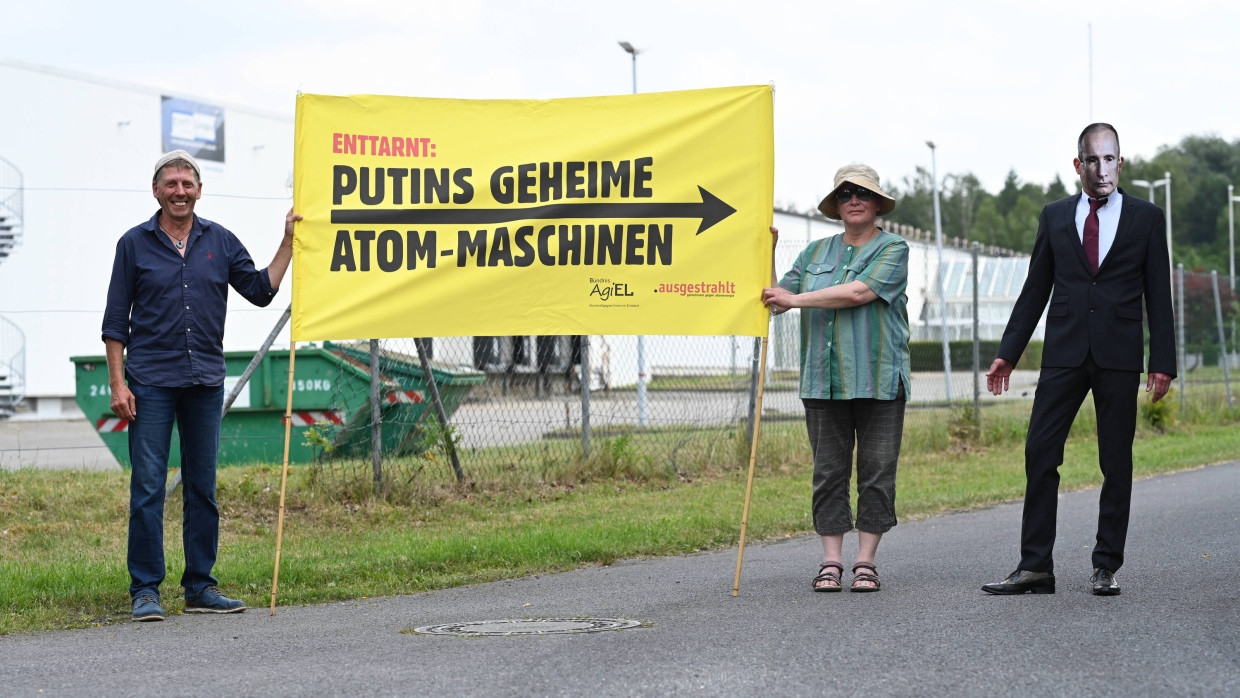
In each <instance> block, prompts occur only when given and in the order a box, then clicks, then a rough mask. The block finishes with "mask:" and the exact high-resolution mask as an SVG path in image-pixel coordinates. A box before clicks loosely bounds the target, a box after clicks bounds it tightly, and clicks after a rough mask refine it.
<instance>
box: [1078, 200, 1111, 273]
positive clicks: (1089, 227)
mask: <svg viewBox="0 0 1240 698" xmlns="http://www.w3.org/2000/svg"><path fill="white" fill-rule="evenodd" d="M1106 203H1107V198H1106V197H1105V196H1104V197H1102V198H1101V199H1090V200H1089V215H1088V216H1085V231H1084V233H1083V234H1082V238H1081V241H1082V242H1083V243H1084V244H1085V259H1086V260H1087V261H1088V262H1089V273H1091V274H1097V273H1098V209H1099V208H1102V207H1103V206H1105V205H1106Z"/></svg>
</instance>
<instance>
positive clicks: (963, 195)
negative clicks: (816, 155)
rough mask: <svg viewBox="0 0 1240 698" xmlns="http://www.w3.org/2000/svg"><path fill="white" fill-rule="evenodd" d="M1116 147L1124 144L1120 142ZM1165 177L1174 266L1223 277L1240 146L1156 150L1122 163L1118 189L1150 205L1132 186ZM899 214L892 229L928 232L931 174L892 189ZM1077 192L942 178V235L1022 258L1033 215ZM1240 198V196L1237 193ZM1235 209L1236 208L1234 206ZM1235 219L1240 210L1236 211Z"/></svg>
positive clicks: (1034, 224)
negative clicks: (995, 188) (1230, 191)
mask: <svg viewBox="0 0 1240 698" xmlns="http://www.w3.org/2000/svg"><path fill="white" fill-rule="evenodd" d="M1121 145H1122V142H1121ZM1167 172H1170V173H1171V221H1172V225H1171V237H1172V254H1173V260H1172V262H1173V264H1183V265H1184V268H1185V269H1186V270H1190V271H1194V270H1195V271H1207V272H1208V271H1210V270H1218V272H1219V274H1220V276H1225V275H1226V274H1227V272H1228V258H1229V251H1228V219H1227V204H1228V201H1227V185H1228V184H1233V185H1235V186H1236V187H1237V189H1240V141H1236V142H1233V143H1228V142H1227V141H1226V140H1224V139H1222V138H1219V137H1217V136H1187V137H1185V138H1184V139H1183V140H1182V141H1180V142H1179V143H1178V144H1177V145H1169V146H1162V147H1161V148H1159V149H1158V152H1157V154H1155V155H1154V156H1153V157H1151V158H1142V157H1132V158H1125V160H1124V169H1123V172H1122V173H1121V175H1120V187H1121V188H1123V190H1124V193H1125V194H1127V195H1129V196H1137V197H1140V198H1142V199H1147V198H1149V195H1150V190H1149V188H1148V187H1145V186H1136V185H1134V184H1133V180H1145V181H1149V182H1153V181H1156V180H1160V179H1163V178H1164V173H1167ZM892 189H893V190H894V191H893V192H892V195H893V196H895V197H896V198H897V199H898V200H899V202H900V205H899V207H897V208H896V210H895V211H894V212H893V213H892V215H891V220H892V221H894V222H896V223H902V224H905V225H912V226H915V227H918V228H921V229H922V230H929V231H933V230H934V188H933V177H932V176H931V174H930V172H928V171H926V170H925V169H924V168H922V167H918V168H917V170H916V173H915V174H914V175H912V176H911V177H905V178H904V180H903V183H902V184H900V185H897V186H894V187H892ZM1079 191H1080V187H1079V183H1077V182H1075V181H1074V182H1072V184H1071V188H1069V186H1068V185H1065V184H1064V182H1063V181H1062V180H1061V179H1060V178H1059V176H1058V175H1056V176H1055V179H1054V181H1052V182H1050V183H1049V184H1046V185H1041V184H1037V183H1033V182H1022V181H1021V179H1020V177H1019V176H1018V175H1017V174H1016V171H1015V170H1012V171H1009V172H1008V175H1007V178H1006V179H1005V180H1004V182H1003V188H1002V189H1000V190H999V192H998V193H997V194H992V193H990V192H988V191H986V190H985V189H983V188H982V185H981V182H979V181H978V179H977V177H976V176H974V175H973V173H971V172H965V173H963V174H955V173H953V174H948V175H945V176H944V177H943V182H942V189H941V190H940V193H939V197H940V198H939V206H940V209H941V215H942V218H943V235H944V236H946V237H963V238H965V239H967V240H969V241H977V242H981V243H983V244H987V245H996V246H999V247H1004V248H1007V249H1010V250H1014V251H1016V252H1023V253H1028V252H1030V251H1031V250H1032V249H1033V239H1034V237H1035V236H1036V234H1037V231H1038V214H1039V213H1040V212H1041V210H1042V207H1043V206H1045V205H1046V204H1048V203H1050V202H1051V201H1055V200H1056V199H1061V198H1063V197H1065V196H1069V195H1071V194H1075V193H1077V192H1079ZM1237 195H1240V192H1237ZM1154 198H1155V202H1156V203H1157V204H1158V205H1159V206H1160V207H1162V208H1164V209H1165V208H1166V188H1165V187H1163V186H1159V187H1156V188H1155V189H1154ZM1237 209H1240V206H1237ZM1236 213H1237V215H1240V210H1237V212H1236Z"/></svg>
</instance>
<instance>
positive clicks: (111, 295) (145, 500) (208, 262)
mask: <svg viewBox="0 0 1240 698" xmlns="http://www.w3.org/2000/svg"><path fill="white" fill-rule="evenodd" d="M151 193H152V194H153V195H154V196H155V200H156V201H158V202H159V210H158V211H156V212H155V215H153V216H151V218H150V220H148V221H146V222H145V223H141V224H139V225H137V226H135V227H134V228H131V229H130V230H129V231H128V232H126V233H125V234H124V235H122V236H121V238H120V241H119V242H117V244H116V258H115V261H114V262H113V265H112V279H111V283H110V284H109V286H108V300H107V308H106V309H105V311H104V316H103V341H104V344H105V346H106V348H107V358H108V382H109V385H110V387H111V392H112V411H113V412H115V413H116V416H118V417H120V418H121V419H125V420H128V422H129V458H130V462H131V464H132V471H131V473H130V486H129V554H128V566H129V577H130V586H129V594H130V597H131V599H132V601H133V615H132V618H133V620H135V621H154V620H163V618H164V610H163V608H162V607H161V606H160V599H159V586H160V584H161V583H162V582H163V580H164V575H165V573H166V567H165V565H164V537H163V521H164V483H165V481H166V480H167V474H168V452H169V450H170V448H171V439H172V427H173V424H174V423H175V424H176V427H177V431H178V433H179V434H180V439H181V482H182V483H183V492H184V521H183V525H182V532H183V538H184V548H185V572H184V574H183V575H182V576H181V586H182V587H184V589H185V612H186V613H236V612H239V611H244V610H245V603H243V602H242V601H239V600H236V599H230V598H228V597H226V596H224V595H223V594H221V593H220V592H219V590H218V589H217V588H216V579H215V577H213V576H212V575H211V569H212V568H213V567H214V566H215V558H216V553H217V551H218V547H219V521H220V517H219V509H218V508H217V507H216V503H215V468H216V454H217V452H218V450H219V439H220V419H221V415H222V410H223V405H224V376H225V371H224V345H223V342H224V318H225V315H226V313H227V310H228V287H229V286H231V287H232V288H233V289H235V290H236V291H237V292H238V293H240V294H241V295H242V296H244V297H245V299H246V300H248V301H250V302H251V303H253V304H254V305H257V306H266V305H268V304H270V303H271V299H272V298H273V297H274V296H275V294H276V290H277V289H278V288H279V287H280V281H281V280H283V278H284V273H285V272H286V271H287V270H288V266H289V262H290V261H291V260H292V256H293V226H294V223H295V222H296V221H298V220H301V216H300V215H298V214H296V213H294V212H293V211H291V210H290V211H289V212H288V215H287V216H285V219H284V239H283V240H282V241H281V242H280V246H279V248H278V249H277V250H276V253H275V256H274V257H273V258H272V260H271V264H270V265H268V267H267V268H266V269H263V270H261V271H260V270H258V269H255V267H254V262H253V260H252V259H251V258H250V254H249V252H247V251H246V249H245V246H244V245H242V244H241V241H240V240H238V239H237V237H236V236H235V235H233V234H232V233H231V232H229V231H228V230H227V229H226V228H224V227H223V226H221V225H219V224H218V223H213V222H211V221H208V220H205V219H202V218H199V217H198V216H196V215H194V205H195V204H196V203H197V201H198V199H199V198H201V197H202V170H201V169H200V168H199V167H198V163H197V162H196V161H195V160H194V158H193V156H191V155H190V154H189V153H187V152H185V151H184V150H174V151H172V152H170V153H167V154H165V155H163V156H162V157H160V158H159V160H158V161H156V163H155V172H154V175H153V177H152V181H151ZM126 354H127V356H126Z"/></svg>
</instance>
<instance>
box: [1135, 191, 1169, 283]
mask: <svg viewBox="0 0 1240 698" xmlns="http://www.w3.org/2000/svg"><path fill="white" fill-rule="evenodd" d="M1132 184H1133V186H1136V187H1149V189H1150V203H1154V188H1155V187H1161V186H1166V187H1167V210H1166V215H1167V260H1168V262H1169V264H1168V265H1167V266H1169V267H1175V262H1172V261H1171V259H1172V255H1171V173H1170V172H1163V178H1162V179H1156V180H1154V181H1153V182H1151V181H1149V180H1145V179H1134V180H1132ZM1173 275H1174V272H1173Z"/></svg>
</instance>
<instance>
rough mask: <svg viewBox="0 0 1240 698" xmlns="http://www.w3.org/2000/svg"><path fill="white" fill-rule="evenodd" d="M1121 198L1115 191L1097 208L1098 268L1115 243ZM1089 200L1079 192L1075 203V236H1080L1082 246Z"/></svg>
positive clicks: (1084, 194) (1117, 191) (1117, 190)
mask: <svg viewBox="0 0 1240 698" xmlns="http://www.w3.org/2000/svg"><path fill="white" fill-rule="evenodd" d="M1123 198H1124V195H1123V194H1120V193H1119V189H1116V190H1115V191H1113V192H1111V195H1110V196H1108V197H1107V202H1106V203H1105V204H1103V205H1102V206H1099V207H1098V266H1099V267H1101V266H1102V260H1104V259H1106V258H1107V252H1110V251H1111V245H1112V244H1114V243H1115V231H1117V230H1119V211H1120V204H1122V203H1123ZM1089 199H1090V196H1089V194H1086V193H1085V192H1081V197H1080V199H1079V200H1078V201H1077V202H1076V234H1077V235H1078V236H1080V238H1081V244H1082V245H1083V244H1085V219H1086V218H1088V217H1089Z"/></svg>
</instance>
